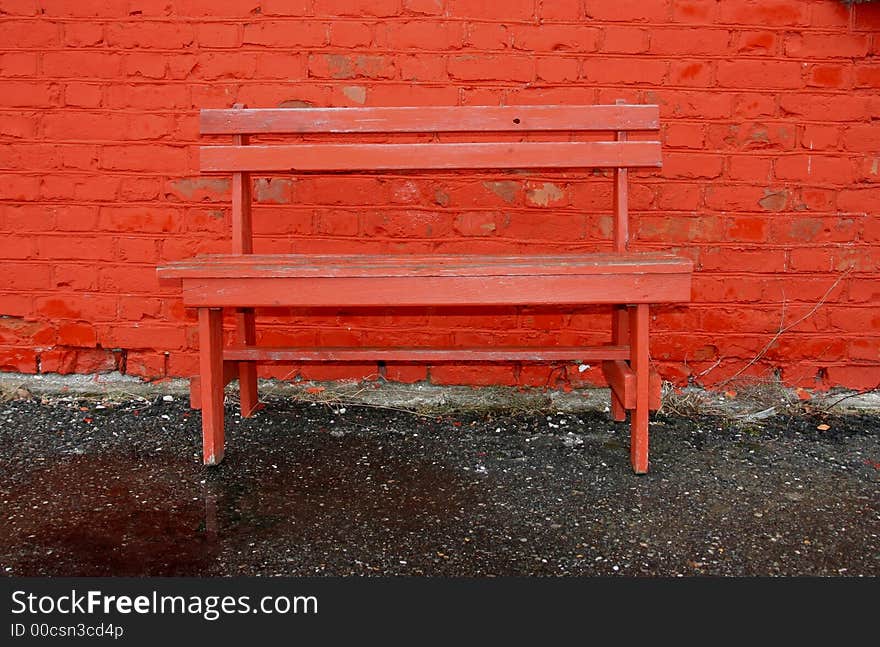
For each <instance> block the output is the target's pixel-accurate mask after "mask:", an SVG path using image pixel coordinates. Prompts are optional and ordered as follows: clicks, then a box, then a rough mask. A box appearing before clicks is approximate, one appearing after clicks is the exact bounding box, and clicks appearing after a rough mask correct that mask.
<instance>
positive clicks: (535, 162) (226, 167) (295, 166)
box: [201, 141, 660, 173]
mask: <svg viewBox="0 0 880 647" xmlns="http://www.w3.org/2000/svg"><path fill="white" fill-rule="evenodd" d="M620 166H626V167H636V166H660V142H655V141H633V142H510V143H497V142H492V143H463V144H370V145H364V144H286V145H277V146H240V147H239V146H203V147H202V148H201V169H202V171H206V172H222V171H226V172H228V171H233V172H235V171H252V172H264V173H269V172H281V171H353V170H361V171H372V170H414V169H505V168H585V167H591V168H592V167H602V168H605V167H620Z"/></svg>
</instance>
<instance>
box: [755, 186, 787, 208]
mask: <svg viewBox="0 0 880 647" xmlns="http://www.w3.org/2000/svg"><path fill="white" fill-rule="evenodd" d="M758 204H759V205H761V208H763V209H766V210H767V211H783V210H784V209H785V207H786V205H787V204H788V191H786V190H784V189H783V190H780V191H774V190H773V189H764V197H763V198H761V199H760V200H758Z"/></svg>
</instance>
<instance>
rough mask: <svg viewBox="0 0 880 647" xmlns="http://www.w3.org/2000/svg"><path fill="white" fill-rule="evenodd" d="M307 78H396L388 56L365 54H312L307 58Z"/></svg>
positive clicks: (394, 69) (393, 65) (395, 72)
mask: <svg viewBox="0 0 880 647" xmlns="http://www.w3.org/2000/svg"><path fill="white" fill-rule="evenodd" d="M308 70H309V76H310V77H314V78H326V79H355V78H367V79H393V78H394V77H395V76H397V70H396V68H395V64H394V59H393V58H392V57H390V56H382V55H365V54H354V55H348V54H312V55H310V56H309V58H308Z"/></svg>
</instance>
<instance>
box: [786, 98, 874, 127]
mask: <svg viewBox="0 0 880 647" xmlns="http://www.w3.org/2000/svg"><path fill="white" fill-rule="evenodd" d="M779 108H780V109H781V111H782V114H783V115H794V116H797V117H803V118H806V119H810V120H815V121H864V120H866V119H869V118H870V115H871V112H870V104H869V102H868V99H867V98H865V97H859V96H852V95H849V94H839V95H819V94H810V93H806V92H799V93H797V94H784V95H782V96H780V98H779Z"/></svg>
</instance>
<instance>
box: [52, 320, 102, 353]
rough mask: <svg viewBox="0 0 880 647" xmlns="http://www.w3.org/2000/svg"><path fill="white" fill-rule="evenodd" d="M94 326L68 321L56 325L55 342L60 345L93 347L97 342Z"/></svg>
mask: <svg viewBox="0 0 880 647" xmlns="http://www.w3.org/2000/svg"><path fill="white" fill-rule="evenodd" d="M97 339H98V338H97V335H96V334H95V329H94V327H93V326H92V325H91V324H89V323H82V322H70V323H64V324H61V325H59V326H58V339H57V343H58V344H59V345H61V346H84V347H87V348H91V347H94V346H95V344H96V343H97Z"/></svg>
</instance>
